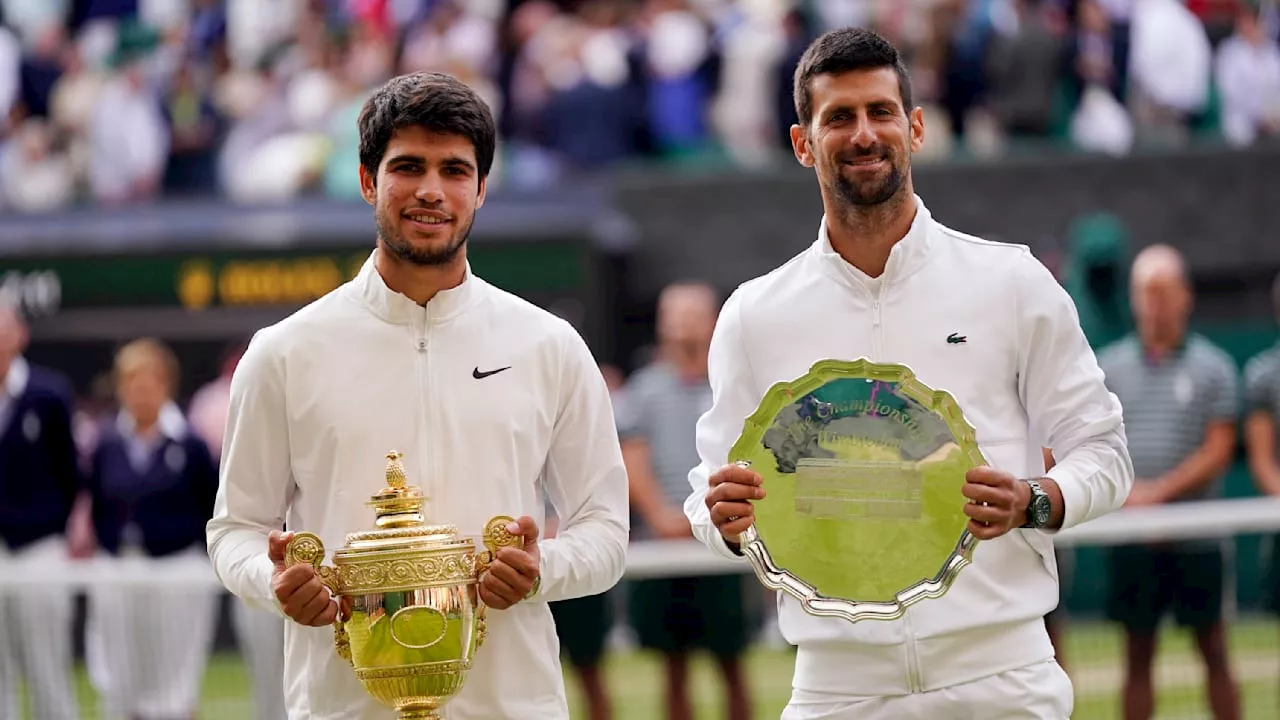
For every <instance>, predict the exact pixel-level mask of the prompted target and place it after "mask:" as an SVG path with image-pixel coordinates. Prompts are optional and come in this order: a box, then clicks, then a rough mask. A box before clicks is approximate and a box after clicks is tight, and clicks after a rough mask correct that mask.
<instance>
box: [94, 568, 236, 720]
mask: <svg viewBox="0 0 1280 720" xmlns="http://www.w3.org/2000/svg"><path fill="white" fill-rule="evenodd" d="M135 562H136V560H135ZM147 562H149V563H153V564H155V565H156V566H157V568H156V569H157V570H160V571H162V572H163V571H164V570H165V569H168V568H173V569H175V570H177V569H178V568H181V567H182V566H183V565H187V564H195V563H203V564H204V565H206V566H207V565H208V556H207V555H206V554H205V551H204V548H202V547H195V548H192V549H190V550H186V551H183V552H181V553H176V554H174V555H171V556H168V557H163V558H153V559H149V560H148V561H147ZM218 597H219V593H218V592H217V591H216V590H214V589H210V588H196V587H183V586H173V587H166V586H128V585H121V586H104V587H96V588H91V589H90V592H89V617H88V622H87V627H86V628H85V654H86V655H87V657H86V660H87V665H88V670H89V678H90V680H91V681H92V682H93V684H94V686H95V688H96V689H97V690H98V693H99V694H100V695H101V696H102V700H103V704H104V706H105V710H106V715H107V717H108V718H122V719H123V718H143V719H149V718H178V717H193V716H194V715H195V714H196V710H197V709H198V708H199V706H200V690H201V687H202V686H203V684H204V673H205V667H206V665H207V663H208V660H209V651H210V650H211V648H212V644H213V633H214V628H215V625H216V623H217V612H218Z"/></svg>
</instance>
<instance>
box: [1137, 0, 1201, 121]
mask: <svg viewBox="0 0 1280 720" xmlns="http://www.w3.org/2000/svg"><path fill="white" fill-rule="evenodd" d="M1130 52H1131V57H1132V65H1131V67H1130V73H1131V74H1130V85H1129V88H1130V92H1129V97H1128V98H1127V104H1128V105H1129V106H1130V107H1131V108H1132V112H1133V117H1134V121H1135V124H1136V127H1137V129H1138V136H1139V138H1143V137H1145V138H1146V139H1149V140H1151V141H1152V142H1154V143H1157V144H1165V145H1168V144H1180V143H1183V142H1185V141H1186V140H1187V139H1188V137H1189V133H1190V131H1191V126H1192V123H1193V122H1194V121H1195V120H1196V119H1197V118H1198V116H1200V115H1201V113H1203V112H1205V110H1206V109H1208V103H1209V87H1210V82H1211V76H1212V60H1213V57H1212V53H1213V50H1212V48H1211V47H1210V45H1209V35H1208V33H1207V32H1206V31H1205V28H1204V25H1203V24H1202V23H1201V22H1200V19H1199V18H1197V17H1196V16H1195V15H1194V14H1193V13H1192V12H1191V11H1190V10H1188V9H1187V7H1186V5H1185V4H1184V3H1183V2H1181V0H1136V1H1135V2H1134V7H1133V45H1132V48H1131V51H1130Z"/></svg>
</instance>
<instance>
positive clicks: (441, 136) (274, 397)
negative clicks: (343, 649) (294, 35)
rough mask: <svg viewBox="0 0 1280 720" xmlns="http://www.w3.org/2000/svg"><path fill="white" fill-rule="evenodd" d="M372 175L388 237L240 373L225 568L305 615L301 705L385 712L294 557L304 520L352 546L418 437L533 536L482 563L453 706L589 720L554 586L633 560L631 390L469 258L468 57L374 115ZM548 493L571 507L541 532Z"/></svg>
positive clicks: (486, 162) (384, 91) (431, 461)
mask: <svg viewBox="0 0 1280 720" xmlns="http://www.w3.org/2000/svg"><path fill="white" fill-rule="evenodd" d="M359 127H360V188H361V192H362V194H363V196H364V199H365V200H366V201H367V202H368V203H369V204H370V205H372V206H374V219H375V224H376V226H377V230H378V236H377V246H376V248H375V249H374V251H373V253H372V255H371V256H370V258H369V260H368V262H366V264H365V265H364V267H363V268H362V269H361V271H360V273H359V274H358V276H357V277H356V278H355V279H354V280H353V281H351V282H349V283H347V284H345V285H343V286H342V287H340V288H339V289H337V290H336V291H334V292H332V293H330V294H328V295H327V296H325V297H323V298H321V299H320V300H318V301H316V302H314V303H312V304H311V305H309V306H308V307H306V308H304V309H302V310H301V311H299V312H297V313H295V314H294V315H292V316H290V317H289V318H287V319H285V320H283V321H282V322H280V323H278V324H276V325H273V326H271V327H269V328H266V329H264V330H261V331H259V332H258V333H257V335H256V336H255V337H254V338H253V341H252V342H251V343H250V345H249V348H248V350H247V351H246V352H245V354H244V357H243V358H242V359H241V361H240V364H239V366H238V367H237V368H236V372H235V376H234V378H233V379H232V383H231V406H230V411H229V413H228V423H227V433H226V439H225V446H224V451H223V465H222V480H221V483H220V487H219V491H218V497H217V507H216V512H215V515H214V518H213V519H212V520H211V521H210V523H209V554H210V556H211V557H212V559H213V565H214V569H215V571H216V572H217V574H218V577H219V578H220V579H221V580H222V582H223V583H225V584H226V586H227V587H228V588H229V589H230V590H231V591H232V592H233V593H235V594H236V595H237V596H239V597H240V598H242V599H243V600H245V601H246V602H248V603H250V604H251V605H254V606H256V607H261V608H266V609H270V610H273V611H275V612H277V613H280V614H282V615H284V616H286V617H289V618H291V619H292V620H293V621H294V622H292V623H288V624H287V625H286V635H285V694H286V697H287V701H288V707H289V717H290V718H291V720H303V719H304V718H305V720H373V719H375V718H377V719H381V718H391V717H392V716H393V713H392V712H391V711H389V710H388V709H386V708H384V707H382V706H381V705H379V704H378V703H376V702H375V701H374V700H373V698H372V697H370V696H369V695H368V694H367V693H366V692H365V691H364V689H363V688H362V687H361V685H360V682H359V681H358V680H357V678H356V675H355V673H354V672H352V670H351V667H350V666H349V665H348V664H347V662H346V661H345V660H343V659H342V658H340V657H338V655H336V654H335V653H334V650H333V631H332V630H331V629H330V628H328V627H327V626H328V625H330V624H331V623H332V622H333V621H334V619H335V618H336V617H337V615H338V612H339V606H338V603H337V602H336V601H335V600H334V599H333V598H332V597H331V595H330V594H329V592H328V591H327V589H326V588H325V587H324V586H323V585H322V584H321V583H320V581H319V579H318V578H317V577H316V574H315V572H314V570H313V569H312V568H310V567H309V566H307V565H298V566H294V567H291V568H285V567H284V563H283V560H284V548H285V545H286V544H287V542H288V540H289V538H290V534H289V533H280V532H278V531H277V529H278V528H280V527H281V526H282V525H284V526H286V527H288V528H292V529H304V530H310V531H313V532H316V533H317V534H318V535H320V537H321V539H322V540H323V542H324V544H325V546H326V547H327V548H330V549H336V548H339V547H341V546H342V544H343V542H344V540H345V536H346V534H347V533H349V532H354V531H358V530H366V529H368V528H369V527H371V525H372V521H373V517H372V514H371V512H370V510H369V508H368V507H367V506H366V505H365V502H366V500H367V499H368V498H369V496H371V495H373V494H375V493H376V492H378V490H379V489H380V488H381V487H382V486H383V485H384V484H385V483H384V477H383V466H384V458H385V455H386V453H387V452H388V451H389V450H391V449H396V450H400V451H403V452H404V453H405V460H406V466H407V470H408V474H409V482H410V483H411V484H414V485H418V486H419V487H421V488H422V490H423V492H424V494H425V495H426V496H427V497H428V498H429V501H428V505H427V508H426V512H427V514H428V517H429V519H430V520H432V521H436V522H447V523H449V524H451V525H456V526H457V527H458V528H459V531H460V532H462V533H464V534H476V533H478V532H479V531H480V529H481V528H483V527H484V524H485V522H486V521H487V520H488V519H489V518H490V517H493V516H494V515H503V514H505V515H511V516H513V517H518V518H519V520H518V521H517V522H516V523H513V524H512V525H510V526H509V527H508V530H510V531H511V532H514V533H515V534H517V535H520V536H523V538H524V546H523V548H522V549H515V548H505V549H503V550H502V551H500V552H499V554H498V557H497V559H496V561H495V562H494V563H493V565H492V566H491V567H490V569H489V570H488V571H487V572H486V573H485V574H484V575H483V576H482V577H481V580H480V588H479V597H480V599H481V601H483V602H484V603H485V605H487V606H488V607H489V608H490V610H491V612H490V613H489V614H488V635H487V639H486V641H485V644H484V646H483V647H482V648H481V649H480V651H479V652H478V653H477V654H476V658H475V662H474V665H473V666H472V668H471V670H470V672H469V673H468V675H467V681H466V684H465V685H464V687H463V688H462V690H461V691H460V692H459V694H458V695H457V696H456V697H454V698H453V699H452V700H451V701H450V702H449V704H448V706H447V708H446V709H445V717H446V718H450V719H451V720H471V719H472V718H475V719H477V720H478V719H480V718H484V719H485V720H490V719H493V720H504V719H511V720H515V719H516V718H527V717H537V718H551V719H553V720H567V719H568V717H569V714H568V707H567V703H566V699H565V689H564V682H563V675H562V672H561V668H560V662H559V658H558V652H557V644H556V634H555V627H554V623H553V620H552V616H551V612H550V610H549V609H548V606H547V603H548V602H550V601H555V600H562V599H567V598H574V597H581V596H585V595H592V594H596V593H600V592H603V591H605V590H607V589H609V588H610V587H612V586H613V585H614V584H616V583H617V581H618V579H619V578H620V577H621V576H622V572H623V568H624V563H625V555H626V543H627V535H628V530H629V521H628V516H627V478H626V471H625V469H624V466H623V462H622V453H621V450H620V448H619V445H618V439H617V434H616V432H615V431H614V419H613V412H612V409H611V406H610V400H609V393H608V390H607V388H606V387H605V383H604V380H603V378H602V377H601V375H600V372H599V371H598V369H597V367H596V362H595V360H594V359H593V358H592V356H591V352H590V351H589V350H588V348H587V345H586V343H585V342H584V341H583V340H582V338H581V337H580V336H579V335H578V333H577V332H576V331H575V330H574V329H573V328H572V326H570V325H569V324H568V323H567V322H565V321H563V320H561V319H560V318H558V317H556V316H555V315H553V314H552V313H550V312H547V311H545V310H542V309H541V308H538V307H535V306H534V305H532V304H530V303H527V302H525V301H524V300H521V299H519V298H517V297H515V296H513V295H510V294H508V293H506V292H503V291H502V290H499V289H498V288H495V287H493V286H491V285H489V284H488V283H486V282H485V281H484V280H482V279H480V278H479V277H476V276H475V275H474V274H473V273H472V272H471V270H470V267H469V265H468V263H467V258H466V245H467V238H468V235H469V233H470V231H471V226H472V222H473V220H474V218H475V213H476V210H477V209H478V208H479V207H480V206H481V205H482V204H483V203H484V198H485V188H486V184H485V181H486V178H487V176H488V172H489V169H490V167H491V165H492V162H493V157H494V145H495V135H496V133H495V131H494V123H493V117H492V115H491V114H490V111H489V109H488V107H486V106H485V104H484V102H483V101H482V100H481V99H480V98H479V97H478V96H477V95H476V94H475V92H473V91H472V90H471V89H470V88H468V87H467V86H466V85H464V84H462V83H460V82H458V81H457V80H455V79H453V78H451V77H448V76H446V75H440V74H435V73H418V74H413V75H406V76H402V77H397V78H395V79H393V80H391V81H390V82H388V83H387V84H386V85H384V86H383V87H381V88H380V89H379V90H377V91H376V92H375V93H374V94H373V96H372V97H371V98H370V99H369V100H368V102H367V103H366V105H365V107H364V109H363V110H362V111H361V113H360V117H359ZM544 493H545V496H546V497H549V498H550V500H551V504H552V506H553V507H554V509H555V511H556V514H557V516H558V517H559V518H560V523H559V527H558V528H557V533H556V536H555V538H554V539H550V540H541V541H540V540H539V538H538V535H539V528H540V527H541V526H542V525H543V515H544V509H545V508H544V503H543V498H544Z"/></svg>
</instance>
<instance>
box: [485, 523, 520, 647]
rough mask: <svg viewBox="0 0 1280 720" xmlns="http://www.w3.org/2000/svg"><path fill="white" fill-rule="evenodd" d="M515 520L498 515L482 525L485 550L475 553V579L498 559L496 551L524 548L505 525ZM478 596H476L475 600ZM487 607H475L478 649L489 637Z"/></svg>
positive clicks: (518, 537)
mask: <svg viewBox="0 0 1280 720" xmlns="http://www.w3.org/2000/svg"><path fill="white" fill-rule="evenodd" d="M515 521H516V519H515V518H513V517H510V516H509V515H498V516H496V517H493V518H491V519H490V520H489V522H487V523H485V525H484V546H485V548H486V549H485V550H482V551H480V552H479V553H476V579H479V578H480V576H481V575H483V574H484V572H485V571H486V570H488V569H489V566H490V565H492V564H493V561H494V559H495V558H497V557H498V551H499V550H501V549H502V548H504V547H514V548H519V547H524V538H523V537H521V536H519V535H515V534H513V533H512V532H511V531H510V530H507V525H509V524H510V523H513V522H515ZM478 598H479V596H478V595H477V599H478ZM488 609H489V606H488V605H485V604H484V602H478V603H477V607H476V647H477V648H479V647H480V646H481V645H483V644H484V639H485V638H486V637H488V635H489V628H488V624H487V623H486V622H485V613H486V612H487V611H488Z"/></svg>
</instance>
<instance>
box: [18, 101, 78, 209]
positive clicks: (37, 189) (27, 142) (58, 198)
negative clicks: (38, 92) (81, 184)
mask: <svg viewBox="0 0 1280 720" xmlns="http://www.w3.org/2000/svg"><path fill="white" fill-rule="evenodd" d="M74 183H75V176H74V174H73V172H72V168H71V163H70V161H69V160H68V158H67V156H66V155H65V154H64V153H61V152H59V151H58V150H57V149H56V148H55V147H54V136H53V131H52V129H51V128H50V125H49V123H48V122H47V121H46V120H44V119H43V118H34V117H33V118H28V119H27V120H25V121H24V122H23V123H22V125H21V126H19V127H18V130H17V131H16V132H15V133H14V138H13V142H12V143H9V144H8V145H6V146H4V147H0V207H6V206H7V207H8V208H10V209H13V210H17V211H19V212H48V211H51V210H56V209H58V208H61V207H65V206H67V205H70V204H71V203H72V201H74V200H75V185H74Z"/></svg>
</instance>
